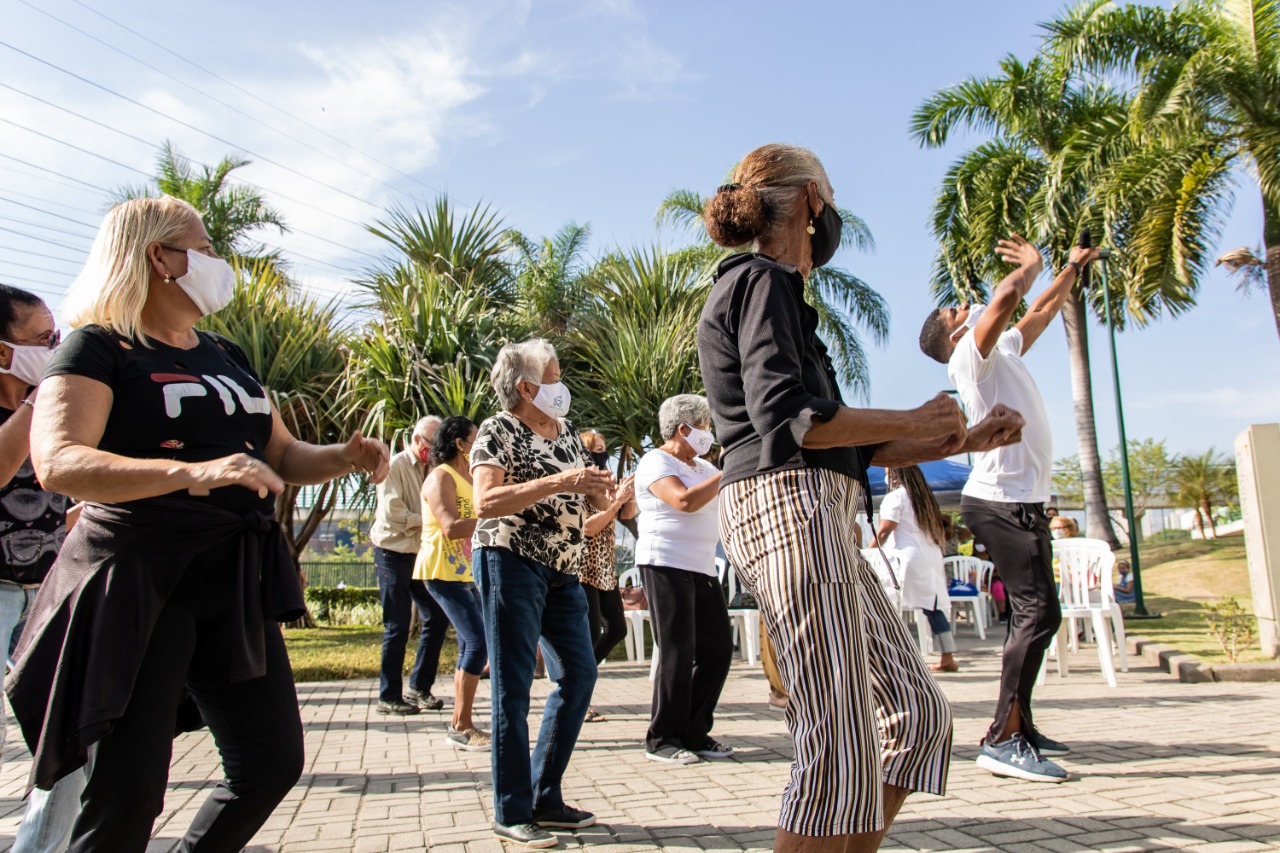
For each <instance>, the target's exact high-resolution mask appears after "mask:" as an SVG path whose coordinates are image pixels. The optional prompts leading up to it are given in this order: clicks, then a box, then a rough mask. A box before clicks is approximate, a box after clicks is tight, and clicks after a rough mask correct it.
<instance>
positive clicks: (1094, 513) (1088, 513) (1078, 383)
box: [1062, 293, 1120, 550]
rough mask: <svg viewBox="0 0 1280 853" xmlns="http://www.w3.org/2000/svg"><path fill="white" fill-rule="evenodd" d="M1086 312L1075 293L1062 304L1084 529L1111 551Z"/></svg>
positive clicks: (1114, 539) (1113, 541)
mask: <svg viewBox="0 0 1280 853" xmlns="http://www.w3.org/2000/svg"><path fill="white" fill-rule="evenodd" d="M1088 320H1089V313H1088V309H1087V308H1086V307H1085V304H1084V296H1083V295H1081V294H1080V293H1075V294H1073V295H1072V297H1071V298H1070V299H1068V300H1067V302H1066V304H1065V305H1064V306H1063V307H1062V325H1063V327H1064V328H1065V329H1066V331H1067V355H1068V356H1069V358H1070V361H1071V400H1072V402H1073V404H1074V406H1075V415H1076V450H1077V452H1078V453H1079V456H1080V478H1081V479H1082V480H1083V481H1084V519H1085V522H1084V523H1085V532H1086V533H1088V535H1089V538H1090V539H1101V540H1102V541H1104V542H1106V543H1107V544H1108V545H1110V546H1111V548H1112V549H1113V550H1114V549H1116V548H1119V547H1120V540H1119V538H1117V536H1116V532H1115V529H1114V528H1112V526H1111V516H1110V515H1109V514H1108V513H1107V490H1106V487H1105V486H1104V485H1103V483H1102V459H1101V457H1100V456H1099V454H1098V428H1097V424H1096V423H1095V422H1094V417H1093V378H1092V376H1091V375H1090V373H1089V326H1088Z"/></svg>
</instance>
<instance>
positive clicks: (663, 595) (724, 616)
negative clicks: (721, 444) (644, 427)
mask: <svg viewBox="0 0 1280 853" xmlns="http://www.w3.org/2000/svg"><path fill="white" fill-rule="evenodd" d="M658 425H659V428H660V429H661V431H662V438H663V443H662V445H661V446H660V447H657V448H655V449H654V450H651V451H650V452H648V453H646V454H645V455H644V456H643V457H642V458H641V460H640V464H639V466H638V467H637V468H636V479H635V491H636V500H637V502H638V503H639V506H640V515H639V519H638V524H639V527H640V536H639V538H638V539H637V541H636V565H637V566H639V567H640V571H641V574H642V575H643V577H644V590H645V595H646V597H647V598H648V599H649V614H650V617H651V618H652V620H653V640H654V643H655V644H656V645H657V647H658V650H659V652H660V654H658V671H657V672H656V673H655V674H654V678H653V709H652V713H651V715H650V720H649V732H648V734H647V736H646V737H645V754H646V756H647V757H648V758H649V759H651V760H653V761H658V762H661V763H664V764H692V763H694V762H696V761H698V760H699V758H728V757H729V756H730V755H732V754H733V748H732V747H729V746H725V745H724V744H722V743H719V742H717V741H716V740H714V739H713V738H712V737H711V724H712V716H713V714H714V713H715V709H716V704H717V703H718V702H719V701H720V691H721V690H722V689H723V688H724V682H725V679H726V678H728V677H729V664H730V663H731V662H732V660H733V640H732V636H731V629H730V626H729V611H728V607H727V606H726V604H725V599H724V591H723V590H722V589H721V588H720V578H719V577H718V575H717V574H716V545H717V544H718V542H719V540H720V533H719V516H718V510H719V501H718V498H717V493H718V492H719V490H720V472H719V471H718V470H717V469H716V467H715V466H714V465H712V464H711V463H710V462H708V461H706V460H705V459H700V458H699V457H700V456H703V455H705V454H706V452H707V451H708V450H710V449H711V445H712V443H713V442H714V441H715V438H714V437H713V436H712V434H711V432H710V428H711V408H710V406H708V405H707V399H706V398H705V397H699V396H698V395H696V394H680V395H678V396H675V397H671V398H669V399H667V400H666V401H665V402H663V404H662V407H661V408H660V409H659V410H658Z"/></svg>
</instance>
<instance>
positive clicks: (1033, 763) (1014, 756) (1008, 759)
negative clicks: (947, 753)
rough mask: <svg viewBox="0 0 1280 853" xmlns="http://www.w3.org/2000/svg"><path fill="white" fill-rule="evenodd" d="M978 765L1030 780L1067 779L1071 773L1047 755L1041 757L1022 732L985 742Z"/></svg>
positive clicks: (1062, 780) (1000, 774)
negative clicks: (1007, 737)
mask: <svg viewBox="0 0 1280 853" xmlns="http://www.w3.org/2000/svg"><path fill="white" fill-rule="evenodd" d="M978 766H979V767H981V768H982V769H983V770H987V771H989V772H991V773H994V774H995V775H996V776H1009V777H1012V778H1014V779H1024V780H1026V781H1028V782H1065V781H1067V778H1068V777H1069V776H1070V775H1071V774H1069V773H1067V771H1066V770H1063V769H1062V768H1061V767H1059V766H1058V765H1057V764H1054V763H1053V762H1052V761H1050V760H1049V759H1047V758H1041V757H1040V753H1038V752H1036V750H1035V747H1033V746H1032V745H1031V744H1029V743H1027V739H1026V738H1025V737H1023V736H1022V733H1021V732H1016V733H1015V734H1014V735H1013V737H1011V738H1009V739H1008V740H1006V741H1004V742H1003V743H987V742H986V741H983V742H982V752H981V753H979V754H978Z"/></svg>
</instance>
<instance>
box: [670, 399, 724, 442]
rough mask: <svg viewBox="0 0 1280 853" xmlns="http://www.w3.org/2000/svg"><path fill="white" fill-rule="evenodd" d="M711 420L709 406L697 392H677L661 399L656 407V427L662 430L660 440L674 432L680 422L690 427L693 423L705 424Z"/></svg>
mask: <svg viewBox="0 0 1280 853" xmlns="http://www.w3.org/2000/svg"><path fill="white" fill-rule="evenodd" d="M710 420H711V406H710V404H708V403H707V398H706V397H703V396H700V395H698V394H677V395H676V396H674V397H668V398H667V399H665V400H663V401H662V406H661V408H659V409H658V429H659V430H661V431H662V440H663V441H666V440H667V439H669V438H671V436H673V435H675V434H676V429H677V428H678V427H679V426H680V424H687V425H688V426H690V427H692V426H693V425H694V424H705V423H707V422H709V421H710Z"/></svg>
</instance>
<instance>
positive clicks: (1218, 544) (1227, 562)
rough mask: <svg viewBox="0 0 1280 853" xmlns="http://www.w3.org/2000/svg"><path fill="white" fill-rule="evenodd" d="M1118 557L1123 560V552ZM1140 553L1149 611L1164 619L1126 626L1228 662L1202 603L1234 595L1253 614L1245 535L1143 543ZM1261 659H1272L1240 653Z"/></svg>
mask: <svg viewBox="0 0 1280 853" xmlns="http://www.w3.org/2000/svg"><path fill="white" fill-rule="evenodd" d="M1119 556H1121V558H1123V557H1124V553H1123V552H1122V554H1121V555H1119ZM1141 557H1142V590H1143V594H1144V595H1143V597H1144V599H1145V602H1146V605H1147V611H1148V612H1150V613H1160V614H1163V618H1162V619H1153V620H1150V621H1147V620H1141V621H1139V620H1130V621H1129V622H1127V623H1126V625H1125V629H1126V630H1127V631H1128V632H1129V633H1132V634H1138V635H1141V636H1143V637H1146V638H1147V639H1149V640H1153V641H1155V642H1157V643H1164V644H1166V645H1169V646H1172V647H1173V648H1175V649H1177V650H1178V651H1180V652H1186V653H1187V654H1191V655H1195V656H1196V657H1199V658H1202V659H1203V660H1205V661H1206V662H1208V663H1227V657H1226V655H1225V654H1223V652H1222V648H1221V646H1219V645H1218V640H1217V638H1215V637H1213V636H1211V635H1210V634H1209V633H1208V626H1207V625H1206V624H1205V621H1204V615H1203V614H1204V609H1203V607H1202V606H1201V605H1203V604H1204V603H1206V602H1210V601H1216V600H1218V599H1220V598H1223V597H1224V596H1228V595H1233V596H1235V597H1236V599H1237V600H1238V601H1239V602H1240V605H1241V606H1242V607H1244V608H1245V609H1246V610H1248V611H1249V612H1250V613H1252V612H1253V596H1252V594H1251V591H1250V589H1249V569H1248V565H1247V564H1246V562H1245V552H1244V537H1243V536H1228V537H1224V538H1222V539H1211V540H1208V541H1200V540H1194V539H1192V540H1185V541H1182V542H1171V543H1168V544H1156V545H1143V546H1141ZM1125 608H1126V609H1129V605H1125ZM1255 638H1256V631H1255ZM1262 660H1269V658H1264V657H1263V655H1262V652H1261V651H1260V650H1258V649H1256V648H1254V649H1250V650H1248V651H1246V652H1245V653H1244V654H1242V655H1241V656H1240V661H1241V662H1242V663H1244V662H1250V661H1262Z"/></svg>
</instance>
